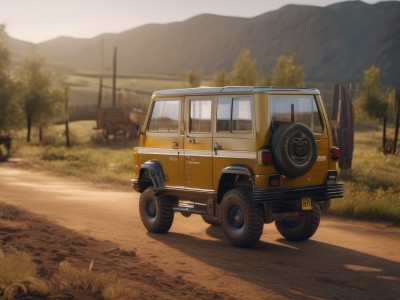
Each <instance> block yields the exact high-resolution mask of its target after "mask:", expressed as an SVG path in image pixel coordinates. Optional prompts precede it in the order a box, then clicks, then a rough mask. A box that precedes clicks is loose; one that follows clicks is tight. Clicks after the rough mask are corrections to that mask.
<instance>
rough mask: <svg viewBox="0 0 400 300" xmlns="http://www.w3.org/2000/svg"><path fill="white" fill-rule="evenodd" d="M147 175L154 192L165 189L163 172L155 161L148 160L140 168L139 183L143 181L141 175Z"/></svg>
mask: <svg viewBox="0 0 400 300" xmlns="http://www.w3.org/2000/svg"><path fill="white" fill-rule="evenodd" d="M145 171H147V174H148V176H149V178H150V179H151V181H152V182H153V187H154V189H155V190H159V189H163V188H164V187H165V180H164V178H165V177H164V172H163V169H162V166H161V164H160V163H159V162H158V161H157V160H149V161H146V162H145V163H144V164H142V165H141V166H140V175H139V182H141V181H142V180H143V175H144V173H145Z"/></svg>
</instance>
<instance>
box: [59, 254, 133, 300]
mask: <svg viewBox="0 0 400 300" xmlns="http://www.w3.org/2000/svg"><path fill="white" fill-rule="evenodd" d="M93 265H94V261H92V262H91V263H90V265H89V267H88V268H81V269H78V268H75V267H73V266H72V265H71V264H70V263H69V262H68V261H63V262H61V263H60V269H59V271H58V272H57V273H56V274H55V275H54V277H53V280H52V283H53V284H54V285H55V286H56V287H57V288H59V289H61V290H64V289H68V288H71V287H72V288H74V289H76V290H85V291H90V292H91V293H92V294H93V295H101V296H102V299H106V300H107V299H137V298H138V296H139V291H138V290H135V289H130V288H127V287H125V286H124V285H123V284H122V283H121V282H120V281H119V279H118V277H117V276H116V275H115V274H111V273H103V272H94V271H93V270H92V268H93Z"/></svg>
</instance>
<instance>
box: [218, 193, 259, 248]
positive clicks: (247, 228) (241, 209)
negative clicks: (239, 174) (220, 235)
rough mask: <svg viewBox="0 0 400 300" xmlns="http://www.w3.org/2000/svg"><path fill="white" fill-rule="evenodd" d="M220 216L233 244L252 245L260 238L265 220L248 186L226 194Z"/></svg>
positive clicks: (225, 232) (227, 235)
mask: <svg viewBox="0 0 400 300" xmlns="http://www.w3.org/2000/svg"><path fill="white" fill-rule="evenodd" d="M220 218H221V226H222V229H223V231H224V234H225V236H226V238H227V239H228V240H229V241H230V242H231V243H232V245H234V246H237V247H251V246H253V245H254V244H255V243H257V242H258V241H259V240H260V237H261V234H262V232H263V228H264V220H263V217H262V213H261V210H260V209H259V208H258V207H257V205H256V203H255V202H254V199H253V195H252V194H251V192H250V191H249V190H248V189H247V188H244V187H238V188H234V189H232V190H229V191H228V192H227V193H226V194H225V195H224V197H223V199H222V202H221V205H220Z"/></svg>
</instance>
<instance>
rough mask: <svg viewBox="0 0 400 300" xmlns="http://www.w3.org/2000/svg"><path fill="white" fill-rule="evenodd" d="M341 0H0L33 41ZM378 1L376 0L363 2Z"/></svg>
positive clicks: (8, 20) (12, 23)
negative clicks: (206, 16) (205, 14)
mask: <svg viewBox="0 0 400 300" xmlns="http://www.w3.org/2000/svg"><path fill="white" fill-rule="evenodd" d="M336 2H342V1H340V0H283V1H278V0H196V1H194V0H0V23H2V24H5V25H6V26H7V33H8V34H9V35H10V36H12V37H14V38H18V39H21V40H25V41H30V42H33V43H37V42H43V41H45V40H49V39H52V38H55V37H58V36H61V35H64V36H71V37H85V38H87V37H94V36H96V35H99V34H102V33H106V32H122V31H125V30H128V29H131V28H134V27H138V26H140V25H144V24H149V23H169V22H174V21H184V20H186V19H188V18H190V17H193V16H196V15H199V14H203V13H213V14H218V15H224V16H240V17H254V16H257V15H260V14H262V13H265V12H267V11H271V10H276V9H278V8H280V7H282V6H284V5H286V4H308V5H316V6H326V5H329V4H332V3H336ZM364 2H367V3H376V2H379V1H377V0H364Z"/></svg>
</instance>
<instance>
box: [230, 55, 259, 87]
mask: <svg viewBox="0 0 400 300" xmlns="http://www.w3.org/2000/svg"><path fill="white" fill-rule="evenodd" d="M258 77H259V72H258V70H257V68H256V61H255V60H254V59H253V58H252V56H251V51H250V49H247V48H245V49H243V50H242V52H240V54H239V56H238V57H237V59H236V61H235V64H234V66H233V70H232V72H231V74H230V84H231V85H256V83H257V80H258Z"/></svg>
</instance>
